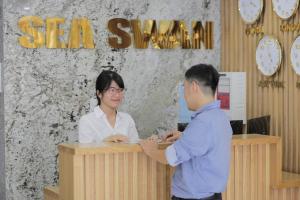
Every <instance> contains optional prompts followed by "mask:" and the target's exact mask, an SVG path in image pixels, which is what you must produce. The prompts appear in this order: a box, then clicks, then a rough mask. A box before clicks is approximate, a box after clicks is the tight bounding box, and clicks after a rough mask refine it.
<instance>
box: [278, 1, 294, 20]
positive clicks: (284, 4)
mask: <svg viewBox="0 0 300 200" xmlns="http://www.w3.org/2000/svg"><path fill="white" fill-rule="evenodd" d="M272 3H273V10H274V11H275V13H276V14H277V15H278V16H279V17H280V18H282V19H288V18H290V17H291V16H292V15H293V14H295V13H296V11H297V8H298V5H299V0H272Z"/></svg>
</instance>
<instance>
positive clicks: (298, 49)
mask: <svg viewBox="0 0 300 200" xmlns="http://www.w3.org/2000/svg"><path fill="white" fill-rule="evenodd" d="M291 63H292V66H293V69H294V70H295V72H296V74H298V75H300V36H298V37H297V38H296V39H295V41H294V42H293V44H292V47H291Z"/></svg>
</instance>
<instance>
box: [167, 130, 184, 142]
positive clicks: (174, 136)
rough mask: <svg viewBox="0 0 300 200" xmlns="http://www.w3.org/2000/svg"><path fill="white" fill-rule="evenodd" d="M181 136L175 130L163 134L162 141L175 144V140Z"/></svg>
mask: <svg viewBox="0 0 300 200" xmlns="http://www.w3.org/2000/svg"><path fill="white" fill-rule="evenodd" d="M181 134H182V132H179V131H176V130H173V131H170V132H168V133H166V134H165V136H164V140H165V141H166V142H175V141H176V140H178V138H180V137H181Z"/></svg>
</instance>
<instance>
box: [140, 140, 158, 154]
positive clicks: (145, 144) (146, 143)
mask: <svg viewBox="0 0 300 200" xmlns="http://www.w3.org/2000/svg"><path fill="white" fill-rule="evenodd" d="M140 145H141V147H142V149H143V150H144V152H145V153H146V154H147V155H148V156H150V157H151V156H152V154H153V152H154V151H156V150H157V143H156V141H154V140H150V139H146V140H141V141H140Z"/></svg>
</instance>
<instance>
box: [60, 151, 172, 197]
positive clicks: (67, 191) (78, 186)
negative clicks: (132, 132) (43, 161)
mask: <svg viewBox="0 0 300 200" xmlns="http://www.w3.org/2000/svg"><path fill="white" fill-rule="evenodd" d="M129 148H130V147H129ZM133 148H134V149H135V148H136V146H133ZM86 150H87V154H84V153H82V152H80V153H79V155H77V154H75V153H74V152H72V151H69V150H67V151H65V150H64V148H63V147H62V148H60V151H59V155H60V158H59V162H60V169H61V171H60V174H61V176H60V181H59V185H60V191H61V193H60V199H61V200H71V199H74V200H100V199H101V200H102V199H103V200H123V199H124V200H157V199H161V200H163V199H170V192H169V188H170V180H169V178H170V168H169V167H167V166H166V165H162V164H160V163H157V162H155V161H153V160H152V159H150V158H149V157H148V156H146V155H145V154H144V153H143V152H142V151H133V152H122V153H119V152H118V150H117V152H114V151H113V152H108V153H96V154H92V153H90V149H86ZM127 150H128V149H127ZM96 152H99V151H96ZM167 179H168V180H167Z"/></svg>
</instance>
